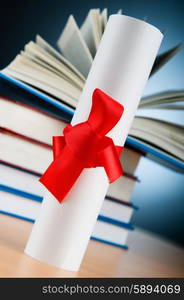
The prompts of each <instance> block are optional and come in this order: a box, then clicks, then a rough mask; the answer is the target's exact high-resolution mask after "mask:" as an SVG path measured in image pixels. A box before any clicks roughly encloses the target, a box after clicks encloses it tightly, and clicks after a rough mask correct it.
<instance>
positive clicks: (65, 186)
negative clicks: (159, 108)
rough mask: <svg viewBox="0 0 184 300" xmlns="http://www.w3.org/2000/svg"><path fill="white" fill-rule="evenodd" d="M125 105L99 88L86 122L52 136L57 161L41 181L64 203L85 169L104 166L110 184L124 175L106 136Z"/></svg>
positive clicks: (118, 149) (113, 147)
mask: <svg viewBox="0 0 184 300" xmlns="http://www.w3.org/2000/svg"><path fill="white" fill-rule="evenodd" d="M123 110H124V108H123V106H122V105H121V104H120V103H118V102H117V101H115V100H113V99H112V98H111V97H110V96H108V95H107V94H105V93H104V92H103V91H101V90H100V89H95V90H94V92H93V96H92V108H91V112H90V114H89V118H88V120H87V121H86V122H82V123H79V124H77V125H75V126H72V125H67V126H66V127H65V128H64V130H63V134H64V136H54V137H53V153H54V161H53V162H52V163H51V164H50V166H49V167H48V169H47V170H46V171H45V173H44V174H43V176H42V177H41V178H40V181H41V182H42V184H44V185H45V187H46V188H47V189H48V190H49V191H50V192H51V193H52V194H53V195H54V196H55V197H56V198H57V200H58V201H59V202H62V201H63V199H64V198H65V196H66V195H67V194H68V192H69V191H70V190H71V188H72V186H73V185H74V183H75V182H76V180H77V179H78V177H79V176H80V174H81V172H82V171H83V169H84V168H95V167H104V169H105V171H106V174H107V176H108V178H109V182H110V183H111V182H113V181H115V180H116V179H117V178H119V177H120V176H121V175H122V174H123V170H122V166H121V164H120V161H119V155H120V153H121V151H122V149H123V147H120V146H115V145H114V142H113V140H112V139H111V138H109V137H107V136H105V135H106V134H107V133H108V132H109V131H110V130H111V129H112V128H113V127H114V126H115V125H116V123H117V122H118V121H119V119H120V118H121V116H122V114H123Z"/></svg>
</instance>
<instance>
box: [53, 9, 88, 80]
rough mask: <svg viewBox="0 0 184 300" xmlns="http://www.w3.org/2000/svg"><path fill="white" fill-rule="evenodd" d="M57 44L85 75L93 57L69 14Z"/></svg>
mask: <svg viewBox="0 0 184 300" xmlns="http://www.w3.org/2000/svg"><path fill="white" fill-rule="evenodd" d="M57 45H58V47H59V49H60V50H61V52H62V53H63V55H64V57H65V58H67V59H68V60H69V61H70V62H71V63H72V64H73V65H74V66H75V67H76V68H77V69H78V70H79V71H80V72H81V73H82V75H83V76H85V77H87V75H88V73H89V70H90V68H91V64H92V61H93V58H92V56H91V54H90V52H89V49H88V47H87V45H86V43H85V41H84V39H83V37H82V34H81V32H80V30H79V28H78V26H77V24H76V22H75V19H74V17H73V16H72V15H71V16H70V17H69V19H68V21H67V24H66V26H65V28H64V30H63V32H62V33H61V36H60V38H59V40H58V41H57Z"/></svg>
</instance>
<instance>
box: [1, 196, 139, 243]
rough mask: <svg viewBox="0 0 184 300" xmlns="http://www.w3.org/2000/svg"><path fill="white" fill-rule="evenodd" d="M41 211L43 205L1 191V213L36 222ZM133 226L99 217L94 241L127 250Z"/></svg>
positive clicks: (93, 235)
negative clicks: (127, 241) (128, 238)
mask: <svg viewBox="0 0 184 300" xmlns="http://www.w3.org/2000/svg"><path fill="white" fill-rule="evenodd" d="M40 211H41V203H39V202H37V201H32V200H30V199H27V198H24V197H21V196H19V195H15V194H12V193H7V192H5V191H1V190H0V213H3V214H7V215H10V216H14V217H18V218H21V219H24V220H27V221H32V222H34V221H35V220H36V218H37V217H38V216H39V213H40ZM132 229H133V227H132V225H131V224H125V223H123V222H120V221H119V222H118V221H116V220H113V219H108V218H106V217H103V216H99V218H98V220H97V222H96V224H95V227H94V229H93V233H92V239H95V240H98V241H101V242H105V243H110V244H113V245H114V246H119V247H123V248H126V247H127V246H126V240H127V237H128V234H129V232H130V230H132Z"/></svg>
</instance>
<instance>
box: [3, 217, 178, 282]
mask: <svg viewBox="0 0 184 300" xmlns="http://www.w3.org/2000/svg"><path fill="white" fill-rule="evenodd" d="M31 228H32V224H31V223H29V222H27V221H22V220H19V219H15V218H12V217H9V216H4V215H0V277H184V261H183V259H184V250H183V248H180V247H178V246H176V245H173V244H171V243H169V242H168V241H163V240H161V239H160V238H158V237H157V236H154V235H151V234H150V233H148V232H143V231H140V230H135V231H134V232H132V233H131V234H130V236H129V240H128V244H129V245H130V249H129V250H128V251H126V250H122V249H119V248H116V247H113V246H109V245H105V244H102V243H99V242H96V241H90V243H89V246H88V249H87V251H86V255H85V258H84V260H83V263H82V266H81V268H80V271H79V272H69V271H66V270H61V269H58V268H56V267H53V266H50V265H47V264H44V263H41V262H39V261H37V260H35V259H33V258H31V257H29V256H27V255H25V254H24V252H23V251H24V247H25V245H26V241H27V239H28V237H29V234H30V231H31Z"/></svg>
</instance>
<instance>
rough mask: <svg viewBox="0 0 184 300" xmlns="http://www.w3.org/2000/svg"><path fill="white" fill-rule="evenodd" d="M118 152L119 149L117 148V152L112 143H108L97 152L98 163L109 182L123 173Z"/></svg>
mask: <svg viewBox="0 0 184 300" xmlns="http://www.w3.org/2000/svg"><path fill="white" fill-rule="evenodd" d="M118 148H120V147H118ZM121 148H122V147H121ZM121 150H122V149H121ZM119 152H120V149H118V152H117V149H116V147H115V146H114V144H109V145H108V146H107V147H106V148H105V149H103V150H102V151H99V153H98V160H99V163H100V165H102V166H103V167H104V169H105V172H106V174H107V176H108V179H109V182H110V183H112V182H114V181H115V180H116V179H118V178H119V177H120V176H122V175H123V168H122V166H121V163H120V161H119V155H118V154H119Z"/></svg>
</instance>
